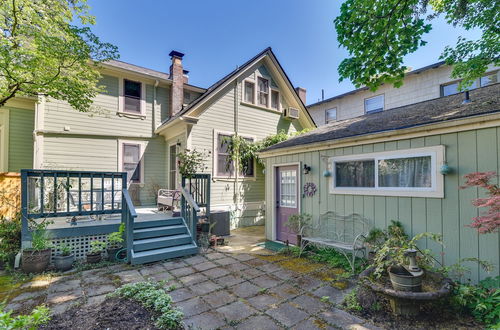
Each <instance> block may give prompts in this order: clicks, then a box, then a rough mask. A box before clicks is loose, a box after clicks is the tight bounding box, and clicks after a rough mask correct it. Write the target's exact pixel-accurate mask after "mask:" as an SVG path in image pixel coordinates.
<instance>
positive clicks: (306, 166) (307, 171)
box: [304, 164, 311, 174]
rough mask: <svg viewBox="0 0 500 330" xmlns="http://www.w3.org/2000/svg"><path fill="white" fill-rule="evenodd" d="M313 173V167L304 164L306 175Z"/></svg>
mask: <svg viewBox="0 0 500 330" xmlns="http://www.w3.org/2000/svg"><path fill="white" fill-rule="evenodd" d="M309 172H311V166H309V165H307V164H304V174H309Z"/></svg>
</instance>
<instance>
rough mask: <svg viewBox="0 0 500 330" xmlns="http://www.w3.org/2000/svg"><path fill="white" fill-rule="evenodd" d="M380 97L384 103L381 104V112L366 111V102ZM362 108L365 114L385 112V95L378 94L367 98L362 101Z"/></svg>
mask: <svg viewBox="0 0 500 330" xmlns="http://www.w3.org/2000/svg"><path fill="white" fill-rule="evenodd" d="M380 96H382V97H383V99H384V102H383V104H382V110H372V111H367V110H366V101H368V100H371V99H374V98H377V97H380ZM363 107H364V110H365V113H375V112H381V111H384V110H385V94H384V93H382V94H378V95H374V96H371V97H367V98H365V99H364V101H363Z"/></svg>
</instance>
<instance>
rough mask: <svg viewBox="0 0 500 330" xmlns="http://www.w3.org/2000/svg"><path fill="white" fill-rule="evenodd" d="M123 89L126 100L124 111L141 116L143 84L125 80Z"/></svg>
mask: <svg viewBox="0 0 500 330" xmlns="http://www.w3.org/2000/svg"><path fill="white" fill-rule="evenodd" d="M123 87H124V91H123V96H124V98H125V102H124V108H123V111H124V112H130V113H138V114H140V113H141V89H142V84H141V83H140V82H137V81H131V80H127V79H125V80H124V83H123Z"/></svg>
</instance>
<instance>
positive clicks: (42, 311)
mask: <svg viewBox="0 0 500 330" xmlns="http://www.w3.org/2000/svg"><path fill="white" fill-rule="evenodd" d="M49 320H50V310H49V309H48V308H47V307H45V306H38V307H36V308H35V309H34V310H33V311H32V312H31V314H29V315H18V316H15V317H14V316H12V311H8V312H5V311H4V310H3V308H1V309H0V329H5V330H10V329H23V330H27V329H29V330H34V329H37V328H38V327H39V326H40V325H42V324H45V323H47V322H48V321H49Z"/></svg>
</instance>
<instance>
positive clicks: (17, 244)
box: [0, 215, 21, 262]
mask: <svg viewBox="0 0 500 330" xmlns="http://www.w3.org/2000/svg"><path fill="white" fill-rule="evenodd" d="M20 249H21V216H20V215H18V216H16V217H15V218H14V219H11V220H9V219H6V218H3V217H0V260H1V261H4V262H6V261H8V259H9V258H10V257H11V256H12V255H15V254H16V253H17V252H19V250H20Z"/></svg>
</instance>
